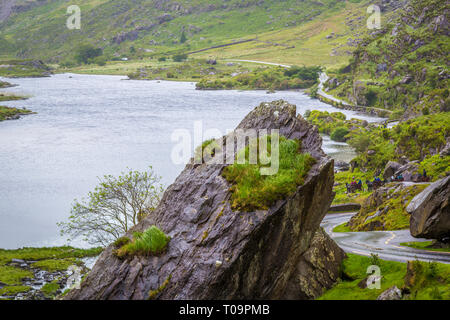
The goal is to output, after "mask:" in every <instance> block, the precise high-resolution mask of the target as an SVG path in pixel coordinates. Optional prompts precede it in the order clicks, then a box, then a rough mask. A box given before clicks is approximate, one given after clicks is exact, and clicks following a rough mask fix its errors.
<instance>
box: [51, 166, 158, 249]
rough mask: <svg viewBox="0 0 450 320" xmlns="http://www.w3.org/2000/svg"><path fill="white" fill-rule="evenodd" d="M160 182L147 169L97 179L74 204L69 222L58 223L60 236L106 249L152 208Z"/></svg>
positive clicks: (155, 204) (155, 203)
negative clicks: (82, 197) (93, 187)
mask: <svg viewBox="0 0 450 320" xmlns="http://www.w3.org/2000/svg"><path fill="white" fill-rule="evenodd" d="M160 179H161V178H160V177H158V176H156V175H155V173H154V172H153V170H152V168H151V167H150V168H149V170H148V171H146V172H139V171H132V170H129V171H128V172H126V173H122V174H121V175H120V176H119V177H114V176H112V175H106V176H104V177H103V178H99V180H100V183H99V185H98V186H97V187H96V188H95V189H94V191H93V192H89V194H88V197H87V199H83V200H82V201H77V200H75V203H74V204H73V207H72V211H71V215H70V217H69V221H68V222H61V223H58V226H59V227H60V229H61V235H63V236H64V235H68V236H70V237H71V238H72V239H73V238H77V237H83V239H84V240H85V241H87V242H89V243H91V244H101V245H103V246H106V245H108V244H109V243H111V242H112V241H114V240H116V239H118V238H119V237H120V236H122V235H123V234H124V233H126V232H127V231H128V230H129V229H130V228H131V227H133V226H134V225H136V224H137V223H138V222H139V221H141V220H142V218H144V217H145V216H147V215H148V214H149V213H151V212H152V211H153V210H154V209H155V208H156V206H157V205H158V204H159V201H160V199H161V195H162V192H163V187H162V185H161V184H160Z"/></svg>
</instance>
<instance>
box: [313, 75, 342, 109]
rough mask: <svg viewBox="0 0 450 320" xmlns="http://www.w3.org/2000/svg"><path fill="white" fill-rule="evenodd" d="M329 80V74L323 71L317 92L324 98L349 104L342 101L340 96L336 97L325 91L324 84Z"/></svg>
mask: <svg viewBox="0 0 450 320" xmlns="http://www.w3.org/2000/svg"><path fill="white" fill-rule="evenodd" d="M327 80H328V76H327V74H326V73H325V72H322V73H321V74H320V75H319V86H318V88H317V94H319V95H321V96H322V97H324V98H327V99H329V100H332V101H335V102H337V103H342V104H347V102H345V101H342V100H340V99H338V98H335V97H334V96H332V95H330V94H328V93H326V92H325V91H323V84H324V83H325V82H326V81H327Z"/></svg>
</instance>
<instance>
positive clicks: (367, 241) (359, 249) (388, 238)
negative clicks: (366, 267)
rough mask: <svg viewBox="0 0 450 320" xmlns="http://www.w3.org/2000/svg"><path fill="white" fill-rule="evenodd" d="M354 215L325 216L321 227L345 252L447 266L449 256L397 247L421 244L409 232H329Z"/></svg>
mask: <svg viewBox="0 0 450 320" xmlns="http://www.w3.org/2000/svg"><path fill="white" fill-rule="evenodd" d="M354 214H356V212H352V213H332V214H328V215H326V216H325V218H324V219H323V221H322V224H321V226H322V227H323V228H324V229H325V231H326V232H327V233H328V234H329V235H330V237H331V238H333V240H334V241H336V243H337V244H338V245H339V247H341V248H342V249H343V250H344V251H345V252H348V253H355V254H359V255H365V256H370V254H371V253H373V254H377V255H378V256H379V257H380V259H383V260H391V261H399V262H407V261H410V260H415V259H418V260H422V261H436V262H441V263H450V252H438V251H429V250H420V249H414V248H409V247H404V246H400V243H402V242H412V241H421V240H420V239H417V238H414V237H412V236H411V234H410V232H409V230H397V231H367V232H333V229H334V228H335V227H336V226H338V225H340V224H343V223H344V222H347V221H348V220H350V218H351V217H352V216H353V215H354Z"/></svg>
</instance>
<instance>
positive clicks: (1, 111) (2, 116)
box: [0, 106, 31, 121]
mask: <svg viewBox="0 0 450 320" xmlns="http://www.w3.org/2000/svg"><path fill="white" fill-rule="evenodd" d="M29 113H31V111H30V110H27V109H17V108H10V107H4V106H0V121H3V120H6V119H8V118H9V117H13V116H16V115H23V114H29Z"/></svg>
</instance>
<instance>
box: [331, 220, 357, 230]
mask: <svg viewBox="0 0 450 320" xmlns="http://www.w3.org/2000/svg"><path fill="white" fill-rule="evenodd" d="M333 232H352V230H351V229H350V228H349V227H348V226H347V222H344V223H342V224H340V225H338V226H336V227H334V229H333Z"/></svg>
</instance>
